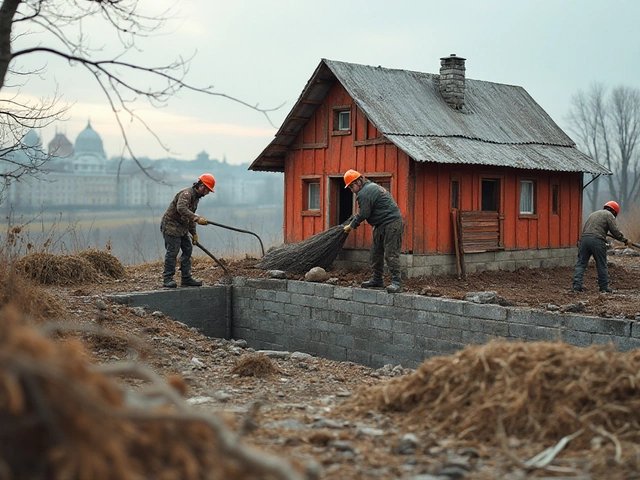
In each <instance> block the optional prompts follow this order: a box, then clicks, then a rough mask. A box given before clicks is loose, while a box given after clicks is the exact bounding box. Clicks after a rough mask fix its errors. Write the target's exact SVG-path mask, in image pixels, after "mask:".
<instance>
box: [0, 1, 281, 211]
mask: <svg viewBox="0 0 640 480" xmlns="http://www.w3.org/2000/svg"><path fill="white" fill-rule="evenodd" d="M140 10H141V7H140V5H139V0H2V5H1V6H0V93H2V94H3V95H2V97H0V128H1V132H0V181H2V180H4V183H5V185H6V182H10V181H14V180H20V178H21V177H23V176H27V175H36V176H37V175H38V174H39V173H42V172H43V171H44V170H45V168H44V167H45V165H46V163H47V161H48V158H47V156H46V154H45V153H44V152H43V151H42V148H41V147H40V148H39V149H38V148H34V146H29V145H26V144H25V142H24V138H25V134H26V133H27V132H28V131H29V130H30V129H38V128H43V127H44V126H46V125H48V124H50V123H51V122H53V121H56V120H58V119H60V118H61V117H64V115H65V113H66V111H67V108H68V107H67V106H66V105H62V106H61V105H60V102H59V97H58V96H57V95H56V94H55V93H54V94H53V96H52V97H51V98H49V99H44V100H41V101H39V102H37V103H26V102H24V101H21V100H20V96H19V95H18V92H19V89H20V87H21V86H22V85H24V83H25V81H26V79H28V78H29V77H32V76H36V75H42V74H43V73H44V68H43V69H42V70H33V69H31V70H29V69H26V68H23V67H21V66H20V65H18V62H20V61H22V60H24V59H26V58H27V57H29V56H33V55H36V54H37V55H41V56H42V55H49V56H51V57H57V58H62V59H64V60H66V61H67V62H68V63H69V64H70V65H80V66H82V67H84V68H85V69H86V70H87V71H88V72H90V74H91V75H92V76H93V78H94V79H95V81H96V82H97V84H98V85H99V88H100V89H101V90H102V92H103V93H104V95H105V96H106V99H107V101H108V102H109V104H110V106H111V109H112V110H113V112H114V115H115V119H116V121H117V124H118V126H119V128H120V132H121V134H122V138H123V139H124V150H125V152H126V153H128V154H129V155H130V156H131V158H133V159H134V160H135V161H136V163H137V164H138V166H139V167H140V168H141V169H142V170H143V171H144V172H145V174H146V175H147V176H150V175H149V173H148V172H147V171H146V170H145V169H144V168H143V166H142V165H141V164H140V163H139V162H138V160H137V158H136V155H135V154H134V152H133V151H132V149H131V145H130V143H129V139H128V138H127V133H126V131H125V128H124V124H125V123H126V122H129V121H136V122H140V123H141V124H142V125H143V126H144V128H145V129H146V130H147V132H148V133H149V134H150V135H152V136H153V137H154V138H155V139H156V140H157V141H158V142H159V143H160V144H161V145H162V146H163V147H164V144H163V143H162V141H161V139H160V138H158V137H157V135H155V134H154V132H153V130H152V129H151V128H150V127H149V125H148V124H147V123H146V122H145V120H144V119H143V118H141V117H140V116H139V115H138V114H137V113H136V111H135V110H134V104H135V102H136V101H141V100H146V101H148V102H149V103H150V104H152V105H154V106H163V105H165V104H166V102H167V101H168V100H169V99H170V98H171V97H172V96H173V95H175V94H176V93H177V92H178V91H180V90H191V91H195V92H200V93H203V94H205V95H214V96H218V97H224V98H226V99H229V100H232V101H234V102H238V103H240V104H242V105H244V106H246V107H249V108H251V109H254V110H256V111H258V112H260V113H262V114H263V115H265V117H266V118H267V120H268V121H269V122H270V119H269V116H268V112H270V111H273V110H275V109H276V108H279V107H276V108H273V109H262V108H259V107H258V105H251V104H248V103H246V102H244V101H242V100H240V99H238V98H234V97H232V96H229V95H226V94H224V93H220V92H216V91H215V90H214V88H213V87H212V86H203V87H201V86H195V85H192V84H190V83H187V80H186V75H187V73H188V67H189V63H190V61H191V58H181V57H180V58H177V59H175V60H174V61H171V62H168V63H167V64H164V65H160V66H148V65H147V66H144V65H140V64H139V63H138V62H135V61H127V58H128V57H129V55H128V54H130V53H131V52H133V53H135V52H136V51H137V50H138V45H137V44H136V41H139V40H140V39H141V38H143V37H148V36H151V35H153V34H154V33H157V32H159V31H160V29H161V28H162V27H163V26H164V25H165V23H166V21H167V20H168V19H170V18H171V13H172V12H171V10H167V11H164V12H163V13H162V14H160V15H145V14H143V13H140ZM98 21H99V22H101V23H102V24H105V25H106V26H107V27H108V28H109V30H110V31H111V32H112V33H113V34H114V35H115V36H116V37H117V39H118V47H119V51H118V52H116V53H115V54H113V55H107V56H106V58H99V56H100V55H104V53H103V48H102V47H94V46H93V45H92V44H91V42H90V35H89V34H87V33H86V30H87V29H88V28H87V25H88V24H89V23H91V25H94V24H95V22H98ZM29 42H31V43H29ZM18 44H19V45H20V47H19V48H18V47H16V46H17V45H18ZM25 44H26V46H25ZM111 46H112V45H111V44H110V45H109V47H110V48H109V50H111ZM7 92H11V94H10V95H9V96H7V95H6V93H7ZM14 93H15V96H12V95H14ZM165 149H166V150H167V151H168V149H167V148H166V147H165ZM18 153H20V155H18ZM25 159H27V160H25ZM0 203H1V202H0Z"/></svg>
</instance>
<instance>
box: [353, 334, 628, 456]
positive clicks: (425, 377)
mask: <svg viewBox="0 0 640 480" xmlns="http://www.w3.org/2000/svg"><path fill="white" fill-rule="evenodd" d="M345 408H346V409H347V410H355V411H357V412H366V411H368V410H372V409H377V410H380V411H386V412H393V411H395V412H403V415H402V420H401V421H402V422H404V423H406V424H407V425H419V426H421V427H423V428H425V429H431V430H432V431H435V432H442V433H443V434H449V435H454V436H456V437H457V438H459V439H467V440H475V441H479V442H484V443H487V444H493V445H496V444H497V443H498V440H499V438H500V437H501V435H500V434H499V431H498V430H499V429H498V426H499V424H500V423H502V425H503V426H504V434H506V435H507V436H513V437H517V438H523V439H529V440H532V441H558V440H559V439H561V438H562V437H564V436H567V435H570V434H573V433H575V432H577V431H579V430H580V429H584V431H585V433H584V434H582V435H580V437H579V438H577V439H576V440H573V441H572V442H571V446H573V447H575V448H581V447H586V446H588V442H589V441H590V439H591V438H593V437H594V436H596V435H598V434H597V433H595V432H597V431H598V430H600V431H602V430H605V431H607V432H609V433H610V434H611V435H612V436H614V437H617V438H618V439H620V440H629V441H634V442H638V441H640V351H637V350H635V351H631V352H627V353H622V352H617V351H615V350H614V349H613V347H612V346H591V347H588V348H578V347H574V346H571V345H568V344H566V343H562V342H534V343H516V342H513V343H508V342H506V341H498V340H496V341H492V342H490V343H488V344H486V345H481V346H470V347H466V348H465V349H464V350H462V351H460V352H458V353H456V354H454V355H451V356H446V357H435V358H431V359H428V360H426V361H425V362H424V363H423V364H422V365H421V366H420V367H419V368H418V369H417V370H415V371H414V372H412V373H411V374H409V375H406V376H403V377H399V378H397V379H393V380H391V381H390V382H388V383H385V384H383V385H379V386H375V387H371V388H367V389H364V390H362V391H361V392H360V393H359V394H358V395H356V396H355V397H354V398H353V399H352V400H350V402H349V403H347V404H346V405H345Z"/></svg>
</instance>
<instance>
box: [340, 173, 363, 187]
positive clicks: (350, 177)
mask: <svg viewBox="0 0 640 480" xmlns="http://www.w3.org/2000/svg"><path fill="white" fill-rule="evenodd" d="M361 176H362V175H360V174H359V173H358V172H356V171H355V170H347V172H346V173H345V174H344V188H348V187H349V185H351V184H352V183H353V182H355V181H356V180H357V179H359V178H360V177H361Z"/></svg>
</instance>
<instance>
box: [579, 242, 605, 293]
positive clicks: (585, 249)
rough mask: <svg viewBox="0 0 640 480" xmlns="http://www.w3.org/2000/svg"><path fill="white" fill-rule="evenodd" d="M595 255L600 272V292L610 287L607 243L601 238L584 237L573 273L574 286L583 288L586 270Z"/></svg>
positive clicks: (597, 268)
mask: <svg viewBox="0 0 640 480" xmlns="http://www.w3.org/2000/svg"><path fill="white" fill-rule="evenodd" d="M592 255H593V259H594V260H595V261H596V270H597V272H598V286H599V287H600V290H604V289H605V288H608V287H609V268H608V267H607V242H605V241H604V240H602V239H601V238H597V237H591V236H584V237H582V238H581V239H580V245H579V246H578V261H577V262H576V267H575V269H574V271H573V286H574V287H582V279H583V277H584V270H585V268H587V265H588V264H589V259H590V258H591V256H592Z"/></svg>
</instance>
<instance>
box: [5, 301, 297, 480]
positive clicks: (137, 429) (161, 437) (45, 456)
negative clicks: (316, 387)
mask: <svg viewBox="0 0 640 480" xmlns="http://www.w3.org/2000/svg"><path fill="white" fill-rule="evenodd" d="M86 359H87V353H86V352H85V350H84V348H83V347H82V346H81V344H80V343H78V342H76V341H73V340H67V341H66V342H57V341H53V340H50V339H48V338H46V337H44V336H42V335H41V333H40V332H38V331H37V330H35V329H34V328H32V327H28V326H26V325H24V324H22V323H21V320H20V318H19V315H18V314H17V313H16V312H15V311H12V310H5V311H2V312H0V425H2V429H1V431H0V465H2V471H3V477H4V476H6V477H7V478H9V477H11V478H54V479H55V478H78V479H82V478H86V479H89V478H90V479H95V480H103V479H113V480H116V479H118V480H129V479H130V480H133V479H136V480H137V479H140V478H163V479H174V478H175V479H178V478H179V479H204V478H206V479H237V478H242V479H256V480H257V479H267V478H269V479H274V478H282V479H284V478H288V479H294V478H298V477H297V475H294V474H293V472H292V470H291V469H290V467H288V464H286V463H285V462H284V461H283V460H279V461H278V462H275V461H273V460H272V459H270V458H269V457H266V456H263V455H262V454H258V453H256V452H252V451H251V450H249V449H247V448H246V447H242V446H241V445H240V444H238V443H237V441H236V440H235V438H234V437H233V436H231V435H230V433H229V432H228V431H227V430H226V427H225V426H224V424H223V423H222V422H221V421H220V420H218V419H216V418H214V417H205V416H204V415H202V414H198V413H197V412H195V411H192V410H186V409H184V408H181V405H183V402H182V400H181V399H180V397H179V396H178V395H177V393H176V392H175V391H174V390H173V389H171V388H169V387H167V386H166V384H164V383H161V382H155V380H156V379H157V377H156V376H155V374H153V373H152V372H151V371H146V372H145V371H144V370H139V369H138V370H136V371H127V369H126V368H124V367H125V366H126V365H113V364H112V365H107V366H103V367H95V366H92V365H90V364H89V363H88V362H87V360H86ZM131 368H133V367H131ZM103 372H107V373H110V374H113V375H118V376H121V375H126V374H127V373H129V374H137V376H140V377H141V378H145V375H147V377H146V379H147V380H152V381H154V383H153V384H152V385H151V388H150V389H151V390H153V392H152V393H153V396H145V395H144V390H140V389H138V390H135V391H127V390H125V389H123V388H120V387H119V386H118V385H117V384H116V383H115V382H113V381H112V380H111V379H110V378H109V377H108V376H106V375H105V373H103ZM163 395H164V396H165V399H166V402H164V403H162V404H158V403H157V400H158V397H161V396H163ZM151 399H155V401H154V403H151ZM134 400H135V401H134ZM133 404H135V405H137V408H133V407H132V406H131V405H133ZM184 405H185V406H186V404H184ZM267 459H268V460H267Z"/></svg>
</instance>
